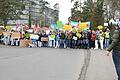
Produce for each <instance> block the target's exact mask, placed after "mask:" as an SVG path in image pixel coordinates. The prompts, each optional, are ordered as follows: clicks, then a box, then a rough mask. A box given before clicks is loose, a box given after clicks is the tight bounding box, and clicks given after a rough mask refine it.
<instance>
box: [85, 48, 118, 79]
mask: <svg viewBox="0 0 120 80" xmlns="http://www.w3.org/2000/svg"><path fill="white" fill-rule="evenodd" d="M104 53H105V51H104V50H91V59H90V63H89V66H88V70H87V74H86V79H85V80H117V75H116V72H115V68H114V64H113V61H112V57H111V56H109V57H108V56H106V55H105V54H104Z"/></svg>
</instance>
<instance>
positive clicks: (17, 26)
mask: <svg viewBox="0 0 120 80" xmlns="http://www.w3.org/2000/svg"><path fill="white" fill-rule="evenodd" d="M19 28H20V20H19V21H18V23H17V25H16V30H18V29H19Z"/></svg>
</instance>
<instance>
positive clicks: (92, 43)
mask: <svg viewBox="0 0 120 80" xmlns="http://www.w3.org/2000/svg"><path fill="white" fill-rule="evenodd" d="M6 32H7V31H6ZM13 32H15V31H13V30H12V31H10V32H9V33H10V34H9V35H4V34H2V35H0V42H1V43H4V44H5V45H12V46H19V44H20V40H22V39H25V40H32V44H34V45H35V46H36V47H52V48H73V49H77V48H79V49H89V48H92V49H105V48H107V47H108V46H109V43H110V41H111V39H110V38H111V37H110V30H109V29H108V28H106V29H105V30H99V29H97V30H83V31H77V30H76V31H75V30H73V31H64V30H59V31H49V33H46V32H45V31H41V32H39V33H38V34H36V35H37V36H38V38H35V39H32V38H31V37H30V34H33V33H29V32H28V31H25V32H24V33H23V32H19V33H20V38H17V39H12V37H11V35H12V33H13Z"/></svg>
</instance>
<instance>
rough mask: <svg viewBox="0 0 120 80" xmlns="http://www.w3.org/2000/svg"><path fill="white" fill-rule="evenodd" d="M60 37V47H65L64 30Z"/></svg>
mask: <svg viewBox="0 0 120 80" xmlns="http://www.w3.org/2000/svg"><path fill="white" fill-rule="evenodd" d="M59 37H60V48H65V46H66V45H65V37H66V36H65V33H64V32H63V31H61V32H60V34H59Z"/></svg>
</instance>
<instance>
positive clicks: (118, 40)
mask: <svg viewBox="0 0 120 80" xmlns="http://www.w3.org/2000/svg"><path fill="white" fill-rule="evenodd" d="M112 49H114V50H117V51H120V31H119V30H115V31H114V33H113V36H112V43H111V44H110V45H109V47H108V51H111V50H112Z"/></svg>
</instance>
